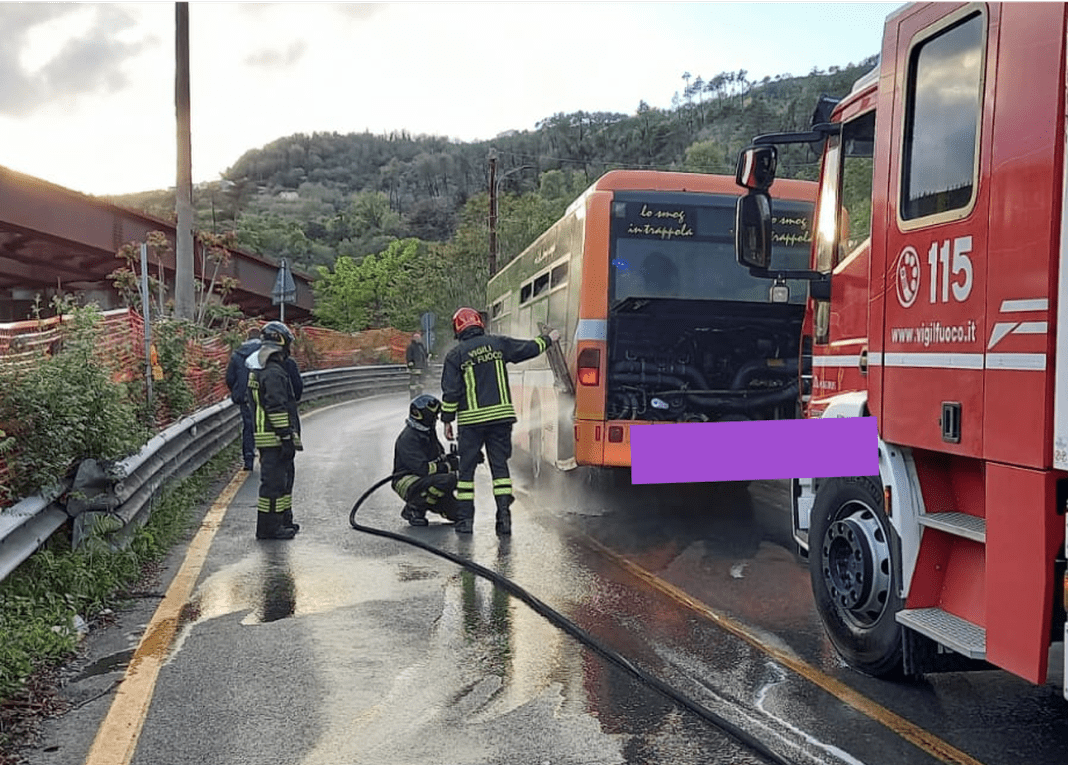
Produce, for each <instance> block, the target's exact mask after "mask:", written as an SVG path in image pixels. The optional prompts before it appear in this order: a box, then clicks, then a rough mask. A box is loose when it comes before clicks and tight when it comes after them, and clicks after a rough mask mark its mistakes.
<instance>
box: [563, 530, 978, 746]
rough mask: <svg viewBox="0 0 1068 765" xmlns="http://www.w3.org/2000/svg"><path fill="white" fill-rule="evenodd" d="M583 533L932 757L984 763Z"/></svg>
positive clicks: (676, 597) (630, 569)
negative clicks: (761, 637)
mask: <svg viewBox="0 0 1068 765" xmlns="http://www.w3.org/2000/svg"><path fill="white" fill-rule="evenodd" d="M581 536H582V537H583V541H584V543H585V544H586V545H587V546H588V547H590V548H591V549H592V550H594V551H595V552H597V553H599V554H601V555H603V556H605V557H606V558H608V559H610V560H611V561H613V562H614V563H616V564H617V565H618V566H620V567H622V568H624V569H626V570H627V571H628V572H629V573H631V574H633V575H634V576H636V577H638V578H639V579H641V580H642V581H643V582H646V583H647V584H649V585H650V586H652V587H653V588H655V589H657V590H659V591H660V592H662V593H664V594H666V595H668V596H669V597H671V598H673V599H674V600H677V601H679V602H680V603H683V604H684V605H686V606H687V607H689V608H690V609H692V610H694V611H696V612H698V613H700V614H701V615H702V616H705V617H707V618H708V619H710V620H711V621H713V622H715V623H716V624H717V625H718V626H720V627H722V628H723V629H725V630H727V631H728V632H730V633H732V634H733V635H736V636H737V637H740V638H741V639H742V640H744V641H746V642H747V643H749V644H750V645H752V646H754V647H755V648H758V649H759V650H761V651H763V652H764V653H766V654H767V655H768V656H770V657H771V658H773V659H774V660H775V661H777V662H779V663H780V664H782V665H783V666H785V667H788V668H789V669H791V670H793V671H794V672H796V673H797V674H799V675H801V676H802V677H804V678H806V679H808V680H809V681H811V682H813V683H815V684H816V685H818V686H819V687H821V688H823V689H824V690H825V691H827V692H828V693H830V694H832V695H834V696H836V697H837V698H839V699H840V700H841V701H843V702H845V703H846V704H848V705H849V706H851V707H853V708H854V709H856V710H857V711H858V712H861V713H862V714H864V715H867V716H868V717H870V718H871V719H872V720H875V721H876V722H879V723H882V724H883V725H884V726H886V727H887V728H889V729H890V730H892V731H894V733H897V734H898V735H899V736H901V737H902V738H903V739H905V740H906V741H908V742H909V743H911V744H913V745H914V746H916V747H918V748H920V749H922V750H923V751H925V752H927V753H928V754H930V755H931V756H933V757H936V758H937V759H939V760H941V761H942V762H945V763H948V764H949V765H983V764H982V763H981V762H980V761H979V760H977V759H975V758H974V757H972V756H971V755H969V754H966V753H965V752H962V751H961V750H959V749H957V748H956V747H954V746H953V745H951V744H949V743H947V742H945V741H943V740H942V739H940V738H938V737H937V736H935V735H933V734H932V733H930V732H929V731H927V730H925V729H924V728H922V727H920V726H919V725H916V724H915V723H912V722H909V721H908V720H906V719H905V718H904V717H901V716H900V715H897V714H895V713H893V712H891V711H890V710H889V709H887V708H886V707H884V706H882V705H881V704H878V703H876V702H874V701H872V700H871V699H869V698H868V697H867V696H864V695H862V694H860V693H858V692H857V691H855V690H853V689H852V688H850V687H849V686H848V685H846V684H845V683H843V682H841V681H839V680H836V679H835V678H833V677H831V676H830V675H827V674H824V673H823V672H821V671H819V670H818V669H816V668H815V667H813V666H811V665H809V664H806V663H805V662H803V661H801V660H800V659H798V658H797V657H795V656H792V655H790V654H789V653H786V652H784V651H782V650H780V649H778V648H775V647H774V646H770V645H767V644H766V643H764V642H763V641H762V640H761V639H760V637H759V636H758V635H757V634H756V633H754V632H753V631H751V630H750V629H749V628H748V627H746V626H745V625H744V624H742V623H740V622H738V621H735V620H734V619H732V618H731V617H729V616H726V615H725V614H722V613H720V612H718V611H715V610H713V609H712V608H710V607H709V606H707V605H706V604H704V603H702V602H701V601H699V600H696V599H695V598H692V597H690V596H689V595H687V594H686V593H685V592H683V591H682V590H680V589H679V588H678V587H676V586H675V585H673V584H671V583H670V582H666V581H664V580H663V579H661V578H660V577H658V576H656V575H655V574H652V573H650V572H648V571H646V570H645V569H643V568H641V567H640V566H638V565H637V564H636V563H632V562H631V561H629V560H627V559H626V558H624V557H623V556H621V555H619V554H618V553H616V552H615V551H613V550H610V549H608V548H607V547H605V546H604V545H602V544H601V543H600V542H598V541H596V540H595V539H592V538H591V537H588V536H585V535H581Z"/></svg>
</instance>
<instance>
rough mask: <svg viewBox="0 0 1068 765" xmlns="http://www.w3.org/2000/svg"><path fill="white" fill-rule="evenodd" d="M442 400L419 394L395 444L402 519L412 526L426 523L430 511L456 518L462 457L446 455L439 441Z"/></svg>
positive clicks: (395, 476) (395, 480) (395, 474)
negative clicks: (458, 477) (457, 478)
mask: <svg viewBox="0 0 1068 765" xmlns="http://www.w3.org/2000/svg"><path fill="white" fill-rule="evenodd" d="M440 412H441V402H440V401H438V400H437V399H436V398H434V397H433V396H430V395H427V394H423V395H421V396H417V397H416V398H415V399H414V400H413V401H412V403H411V404H410V405H409V406H408V419H407V420H405V422H404V430H402V431H401V434H400V435H399V436H397V441H396V443H395V444H394V446H393V483H392V486H393V491H395V492H397V494H398V496H400V498H401V499H403V500H404V509H403V510H401V518H403V519H404V520H406V521H408V523H409V524H410V525H412V526H426V525H428V521H427V519H426V513H427V511H428V510H430V511H432V512H435V513H438V514H440V515H443V516H444V517H445V518H446V520H449V521H453V520H455V519H456V514H455V512H456V497H455V496H454V494H453V493H454V492H455V491H456V470H457V469H458V468H459V466H460V458H459V457H458V456H457V455H455V454H446V453H445V449H444V448H443V447H442V445H441V441H439V440H438V434H437V424H438V414H439V413H440Z"/></svg>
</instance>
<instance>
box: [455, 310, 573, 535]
mask: <svg viewBox="0 0 1068 765" xmlns="http://www.w3.org/2000/svg"><path fill="white" fill-rule="evenodd" d="M452 328H453V333H454V334H455V336H456V339H457V340H458V341H459V343H458V344H457V345H455V346H454V347H453V348H452V350H450V351H449V352H448V354H446V356H445V365H444V369H443V370H442V373H441V421H442V422H443V423H445V438H447V439H448V440H450V441H451V440H453V426H452V423H453V420H455V421H456V422H457V423H458V425H459V438H458V441H459V450H460V471H459V472H460V474H459V480H458V481H457V484H456V500H457V502H456V516H457V521H456V527H455V528H456V531H457V532H458V533H460V534H470V533H471V529H472V527H473V525H474V517H475V466H476V465H477V464H478V462H479V457H480V456H481V453H482V447H483V446H485V447H486V457H487V458H488V460H489V465H490V474H491V475H492V477H493V499H494V501H495V503H496V505H497V522H496V531H497V534H499V535H504V534H511V533H512V515H511V510H510V507H511V505H512V501H513V497H512V479H511V477H510V476H509V474H508V458H509V457H511V456H512V424H513V423H514V422H515V421H516V416H515V407H514V406H513V405H512V393H511V390H510V389H509V387H508V373H507V370H506V368H505V364H509V363H515V362H519V361H526V360H527V359H532V358H534V357H535V356H537V355H539V354H541V353H544V352H545V351H546V350H548V348H549V346H550V344H552V343H554V342H556V340H558V339H559V337H560V333H559V332H558V331H557V330H555V329H554V330H552V331H551V332H549V333H548V334H546V335H540V336H539V337H536V338H534V339H533V340H515V339H513V338H510V337H503V336H499V335H487V334H486V330H485V321H484V320H483V318H482V315H481V314H480V313H479V312H478V311H476V310H475V309H473V308H461V309H459V310H458V311H457V312H456V313H455V314H453V317H452Z"/></svg>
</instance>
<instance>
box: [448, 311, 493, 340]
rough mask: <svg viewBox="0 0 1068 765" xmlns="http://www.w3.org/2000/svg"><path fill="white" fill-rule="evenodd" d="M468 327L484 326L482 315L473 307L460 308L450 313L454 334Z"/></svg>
mask: <svg viewBox="0 0 1068 765" xmlns="http://www.w3.org/2000/svg"><path fill="white" fill-rule="evenodd" d="M470 327H482V328H483V329H485V327H486V325H485V324H484V323H483V322H482V315H481V314H480V313H479V312H478V311H476V310H475V309H474V308H461V309H460V310H458V311H457V312H456V313H454V314H453V315H452V331H453V332H454V333H455V334H456V335H459V334H460V333H461V332H463V331H464V330H465V329H468V328H470Z"/></svg>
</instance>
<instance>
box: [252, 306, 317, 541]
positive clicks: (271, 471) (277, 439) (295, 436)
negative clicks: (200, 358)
mask: <svg viewBox="0 0 1068 765" xmlns="http://www.w3.org/2000/svg"><path fill="white" fill-rule="evenodd" d="M260 339H261V340H262V343H261V344H260V347H259V348H258V349H257V350H256V351H254V352H253V353H252V354H251V355H249V357H248V359H247V360H246V361H245V366H246V367H248V370H249V374H248V394H249V397H250V399H251V403H252V413H253V438H254V440H255V442H256V448H258V449H259V450H260V496H259V503H258V510H259V512H258V513H257V514H256V515H257V520H256V538H257V539H292V538H293V537H294V536H295V535H296V533H297V532H298V531H299V530H300V526H299V525H298V524H296V523H294V522H293V478H294V467H293V458H294V457H295V456H296V453H297V452H298V451H303V449H304V447H303V445H302V444H301V442H300V416H299V414H298V412H297V394H296V392H295V391H294V390H293V382H292V380H291V379H290V374H289V371H288V368H287V365H286V361H287V359H288V358H289V352H290V349H291V348H292V347H293V333H292V332H291V331H290V329H289V327H287V326H286V325H285V324H283V323H282V322H280V321H271V322H268V323H267V324H265V325H264V327H263V329H262V330H261V332H260Z"/></svg>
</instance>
